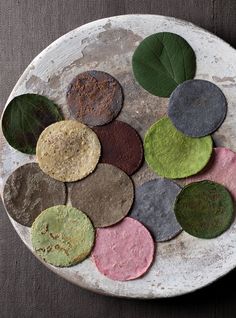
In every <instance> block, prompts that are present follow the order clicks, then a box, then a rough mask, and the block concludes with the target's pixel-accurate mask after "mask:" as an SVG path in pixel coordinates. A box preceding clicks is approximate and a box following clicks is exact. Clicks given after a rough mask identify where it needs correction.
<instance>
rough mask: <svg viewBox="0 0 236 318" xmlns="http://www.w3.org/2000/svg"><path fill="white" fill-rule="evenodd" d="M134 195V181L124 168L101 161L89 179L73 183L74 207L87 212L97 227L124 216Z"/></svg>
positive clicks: (114, 221) (72, 200)
mask: <svg viewBox="0 0 236 318" xmlns="http://www.w3.org/2000/svg"><path fill="white" fill-rule="evenodd" d="M133 198H134V188H133V183H132V181H131V179H130V178H129V176H127V174H125V173H124V172H123V171H122V170H120V169H118V168H116V167H114V166H112V165H109V164H105V163H100V164H98V166H97V168H96V170H95V171H94V172H93V173H92V174H90V175H89V176H88V177H87V178H85V179H83V180H81V181H78V182H75V183H73V184H72V188H71V191H70V199H71V204H72V206H73V207H76V208H78V209H79V210H81V211H83V212H84V213H86V214H87V215H88V216H89V218H90V219H91V220H92V222H93V224H94V226H95V227H105V226H109V225H112V224H115V223H117V222H118V221H120V220H121V219H123V218H124V217H125V216H126V215H127V213H128V212H129V210H130V207H131V205H132V203H133Z"/></svg>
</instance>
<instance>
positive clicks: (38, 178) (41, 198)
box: [3, 163, 66, 226]
mask: <svg viewBox="0 0 236 318" xmlns="http://www.w3.org/2000/svg"><path fill="white" fill-rule="evenodd" d="M3 200H4V204H5V206H6V209H7V212H8V213H9V214H10V216H11V217H12V218H13V219H14V220H15V221H17V222H18V223H20V224H22V225H25V226H31V225H32V223H33V222H34V220H35V219H36V217H37V216H38V215H39V214H40V213H41V211H43V210H45V209H47V208H49V207H51V206H54V205H61V204H65V202H66V188H65V184H64V183H63V182H60V181H57V180H54V179H52V178H51V177H49V176H48V175H46V174H45V173H44V172H43V171H42V170H41V169H40V168H39V166H38V164H37V163H27V164H25V165H23V166H21V167H19V168H17V169H16V170H15V171H14V172H13V173H12V174H11V175H10V176H9V177H8V179H7V181H6V183H5V186H4V190H3Z"/></svg>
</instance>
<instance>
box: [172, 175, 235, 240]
mask: <svg viewBox="0 0 236 318" xmlns="http://www.w3.org/2000/svg"><path fill="white" fill-rule="evenodd" d="M174 211H175V215H176V218H177V220H178V222H179V223H180V225H181V226H182V228H183V229H184V230H185V231H186V232H187V233H189V234H191V235H193V236H196V237H200V238H214V237H216V236H218V235H220V234H222V233H223V232H224V231H225V230H227V229H228V228H229V226H230V224H231V223H232V221H233V216H234V205H233V200H232V198H231V196H230V193H229V192H228V191H227V190H226V188H225V187H224V186H222V185H221V184H218V183H215V182H212V181H206V180H205V181H200V182H194V183H191V184H189V185H187V186H186V187H185V188H183V189H182V191H181V192H180V193H179V194H178V196H177V198H176V201H175V207H174Z"/></svg>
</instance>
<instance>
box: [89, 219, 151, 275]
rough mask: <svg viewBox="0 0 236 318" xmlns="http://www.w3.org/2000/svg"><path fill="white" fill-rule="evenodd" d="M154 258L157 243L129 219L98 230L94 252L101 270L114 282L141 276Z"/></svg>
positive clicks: (94, 258)
mask: <svg viewBox="0 0 236 318" xmlns="http://www.w3.org/2000/svg"><path fill="white" fill-rule="evenodd" d="M153 256H154V242H153V239H152V237H151V234H150V233H149V232H148V230H147V229H146V228H145V227H144V226H143V225H142V224H141V223H140V222H138V221H137V220H134V219H132V218H129V217H126V218H124V220H122V221H121V222H119V223H118V224H116V225H113V226H111V227H107V228H105V229H97V235H96V243H95V246H94V249H93V252H92V257H93V260H94V262H95V264H96V266H97V268H98V270H99V271H100V272H101V273H102V274H103V275H105V276H107V277H109V278H110V279H113V280H119V281H126V280H131V279H135V278H138V277H140V276H142V275H143V274H144V273H145V272H146V271H147V270H148V268H149V267H150V265H151V263H152V261H153Z"/></svg>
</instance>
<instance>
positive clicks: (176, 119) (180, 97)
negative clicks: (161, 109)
mask: <svg viewBox="0 0 236 318" xmlns="http://www.w3.org/2000/svg"><path fill="white" fill-rule="evenodd" d="M226 113H227V101H226V98H225V96H224V94H223V93H222V91H221V90H220V89H219V87H218V86H216V85H215V84H213V83H211V82H209V81H204V80H190V81H186V82H184V83H183V84H181V85H179V86H178V87H177V88H176V89H175V90H174V91H173V93H172V94H171V96H170V100H169V106H168V116H169V117H170V119H171V121H172V123H173V124H174V125H175V127H176V128H177V129H178V130H180V131H182V132H183V133H184V134H186V135H188V136H191V137H202V136H206V135H210V134H211V133H213V132H214V131H215V130H216V129H218V128H219V127H220V125H221V124H222V122H223V120H224V119H225V116H226Z"/></svg>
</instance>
